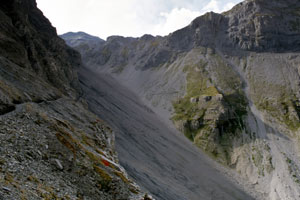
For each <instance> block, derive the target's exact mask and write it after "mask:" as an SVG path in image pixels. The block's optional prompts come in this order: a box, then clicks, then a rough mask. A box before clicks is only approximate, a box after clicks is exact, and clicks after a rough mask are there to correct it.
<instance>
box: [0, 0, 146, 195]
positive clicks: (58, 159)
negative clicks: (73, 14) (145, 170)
mask: <svg viewBox="0 0 300 200" xmlns="http://www.w3.org/2000/svg"><path fill="white" fill-rule="evenodd" d="M80 67H82V65H81V59H80V54H79V53H77V52H76V51H75V50H73V49H71V48H70V47H68V46H67V45H66V44H65V42H64V41H63V40H62V39H61V38H59V37H58V36H57V34H56V30H55V28H53V27H52V26H51V24H50V22H49V21H48V20H47V19H46V18H45V17H44V16H43V14H42V12H41V11H40V10H39V9H38V8H37V7H36V2H35V1H34V0H22V1H19V0H11V1H1V4H0V141H1V142H0V143H1V145H0V199H114V200H115V199H141V198H143V194H142V193H141V192H140V189H139V187H138V186H137V185H136V184H135V183H134V182H133V181H131V180H130V179H129V178H128V176H127V174H126V172H125V170H124V169H123V168H122V167H121V166H120V165H119V164H118V157H117V154H116V152H115V147H114V133H113V132H112V130H111V129H110V128H109V127H108V126H107V125H106V124H105V122H104V121H102V120H101V119H99V117H97V116H95V115H94V114H92V113H91V112H90V111H88V108H87V105H86V103H85V100H84V99H82V98H81V95H82V94H81V93H82V92H81V89H80V87H79V81H78V78H77V70H78V69H79V68H80Z"/></svg>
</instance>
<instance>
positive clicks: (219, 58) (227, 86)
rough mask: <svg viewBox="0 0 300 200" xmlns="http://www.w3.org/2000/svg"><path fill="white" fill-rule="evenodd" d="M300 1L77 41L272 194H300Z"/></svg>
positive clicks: (261, 0) (255, 2)
mask: <svg viewBox="0 0 300 200" xmlns="http://www.w3.org/2000/svg"><path fill="white" fill-rule="evenodd" d="M299 7H300V2H299V1H292V0H290V1H283V0H277V1H267V0H248V1H244V2H242V3H240V4H238V5H237V6H235V7H234V8H233V9H232V10H230V11H228V12H225V13H222V14H215V13H207V14H205V15H203V16H200V17H198V18H197V19H195V20H194V21H193V22H192V23H191V24H190V25H189V26H187V27H185V28H183V29H181V30H178V31H176V32H174V33H171V34H170V35H168V36H166V37H153V36H150V35H145V36H143V37H141V38H124V37H120V36H114V37H110V38H108V40H107V41H106V42H105V43H101V45H97V47H95V48H88V49H87V48H84V49H83V48H81V46H82V45H83V44H85V45H88V43H87V42H85V41H80V45H78V44H77V45H74V46H73V47H74V48H75V49H77V50H78V51H80V52H81V53H82V55H84V58H83V59H84V61H85V64H86V66H88V67H90V68H91V69H94V70H97V71H98V72H101V73H109V74H111V75H113V76H114V77H115V78H116V79H117V80H119V82H120V83H121V84H123V85H125V86H127V87H128V88H129V89H131V90H132V91H134V92H135V93H136V94H138V95H139V96H140V97H141V98H142V99H143V100H144V102H146V103H147V104H148V105H149V106H151V107H152V108H153V109H154V110H155V111H156V112H157V113H158V114H159V115H160V116H161V117H162V118H163V119H165V121H166V122H167V123H169V122H170V121H169V119H171V120H172V122H173V123H174V124H175V126H176V127H177V128H178V129H179V130H181V131H182V132H183V133H184V134H185V135H186V136H187V137H188V138H189V139H190V140H191V141H192V142H194V143H195V144H196V145H197V146H199V147H200V148H201V149H203V150H204V151H206V152H207V153H208V154H209V155H211V156H212V157H213V158H214V159H216V160H218V161H219V162H221V163H223V164H225V165H228V166H230V167H232V168H233V169H236V170H237V171H238V172H239V173H240V174H241V176H242V177H244V178H246V179H247V181H249V182H250V183H251V184H253V185H254V187H255V188H256V189H257V191H258V192H261V193H263V194H264V195H265V197H266V198H267V199H272V200H273V199H274V200H275V199H297V198H299V195H300V190H299V188H300V187H299V182H300V177H299V170H300V159H299V155H300V154H299V138H300V134H299V127H300V121H299V116H300V115H299V113H300V111H299V98H300V94H299V91H300V90H299V89H300V88H299V83H300V75H299V66H300V54H299V52H298V51H299V42H300V41H299V38H300V26H299V23H298V21H299V20H300V18H299V17H300V16H299ZM64 39H65V40H67V41H68V37H64Z"/></svg>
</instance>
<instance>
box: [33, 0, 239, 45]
mask: <svg viewBox="0 0 300 200" xmlns="http://www.w3.org/2000/svg"><path fill="white" fill-rule="evenodd" d="M240 1H241V0H184V1H182V0H151V1H149V0H51V1H50V0H37V3H38V7H39V8H40V9H41V10H42V11H43V12H44V14H45V15H46V16H47V17H48V18H49V19H50V21H51V22H52V23H53V25H54V26H55V27H57V30H58V33H59V34H62V33H65V32H69V31H84V32H87V33H89V34H92V35H97V36H99V37H101V38H103V39H105V38H106V37H108V36H110V35H123V36H133V37H139V36H142V35H143V34H146V33H148V34H153V35H167V34H168V33H170V32H173V31H175V30H177V29H179V28H182V27H184V26H186V25H188V24H189V23H190V22H191V21H192V20H193V19H194V18H196V17H198V16H200V15H201V14H203V13H204V12H208V11H214V12H222V11H224V10H227V9H230V8H231V7H232V6H233V5H234V4H236V3H238V2H240Z"/></svg>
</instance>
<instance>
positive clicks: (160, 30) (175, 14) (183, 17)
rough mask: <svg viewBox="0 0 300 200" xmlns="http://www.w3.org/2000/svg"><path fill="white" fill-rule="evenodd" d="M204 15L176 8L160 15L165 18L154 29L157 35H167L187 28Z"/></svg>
mask: <svg viewBox="0 0 300 200" xmlns="http://www.w3.org/2000/svg"><path fill="white" fill-rule="evenodd" d="M201 14H202V13H201V12H198V11H192V10H189V9H186V8H180V9H179V8H174V9H173V10H172V11H171V12H170V13H165V12H162V13H160V15H161V16H162V17H163V18H164V20H162V21H161V22H160V23H159V24H157V25H156V26H155V28H154V29H153V33H154V34H155V35H167V34H169V33H170V32H172V31H175V30H177V29H180V28H182V27H184V26H187V25H188V24H189V23H190V22H191V21H192V20H193V19H195V18H196V17H198V16H200V15H201Z"/></svg>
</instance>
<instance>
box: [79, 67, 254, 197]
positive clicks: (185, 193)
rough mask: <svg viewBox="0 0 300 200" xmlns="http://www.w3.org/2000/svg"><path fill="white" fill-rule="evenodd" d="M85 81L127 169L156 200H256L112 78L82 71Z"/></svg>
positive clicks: (91, 103) (93, 105) (87, 93)
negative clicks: (114, 137) (113, 132)
mask: <svg viewBox="0 0 300 200" xmlns="http://www.w3.org/2000/svg"><path fill="white" fill-rule="evenodd" d="M79 76H80V82H81V85H82V87H83V90H84V91H85V92H84V97H85V98H86V99H87V101H88V103H89V107H90V109H91V110H92V111H93V112H94V113H96V114H97V115H99V116H100V117H101V118H103V119H106V120H107V122H108V123H109V124H110V126H112V127H113V129H114V130H115V132H116V147H117V151H118V153H119V158H120V162H121V164H122V165H123V166H124V167H125V169H126V170H127V171H128V173H129V175H131V176H132V178H134V179H135V181H136V182H137V183H138V184H139V185H141V186H142V187H144V189H146V190H148V191H149V192H150V193H151V194H153V195H154V197H155V198H156V199H161V200H174V199H181V200H185V199H187V200H198V199H201V200H206V199H207V200H209V199H213V200H218V199H226V200H230V199H243V200H247V199H254V198H253V197H251V196H250V195H248V194H246V193H245V192H243V191H242V189H241V188H239V186H237V185H236V184H234V183H233V182H232V181H231V180H229V179H228V178H227V177H225V175H223V174H221V173H220V171H218V170H217V169H216V167H214V165H215V164H213V163H212V162H211V161H210V160H209V159H208V158H207V157H206V156H205V155H204V154H203V153H202V152H201V151H200V150H199V149H197V148H196V147H194V146H193V145H192V144H191V143H190V142H189V141H188V140H187V139H186V138H184V136H182V135H181V134H180V133H179V132H177V131H176V130H173V129H172V128H169V127H167V126H166V125H165V124H163V123H162V122H161V121H160V120H159V118H158V116H157V115H155V114H154V113H153V112H152V111H151V110H150V109H149V108H147V107H146V106H144V105H143V104H142V103H141V102H140V101H139V99H138V98H137V97H136V96H135V95H134V94H133V93H132V92H130V91H128V90H127V89H126V88H125V87H123V86H121V85H119V84H118V83H117V82H116V81H113V79H112V78H110V77H109V76H108V75H101V74H97V73H95V72H91V71H89V70H88V69H82V70H81V71H80V72H79Z"/></svg>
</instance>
